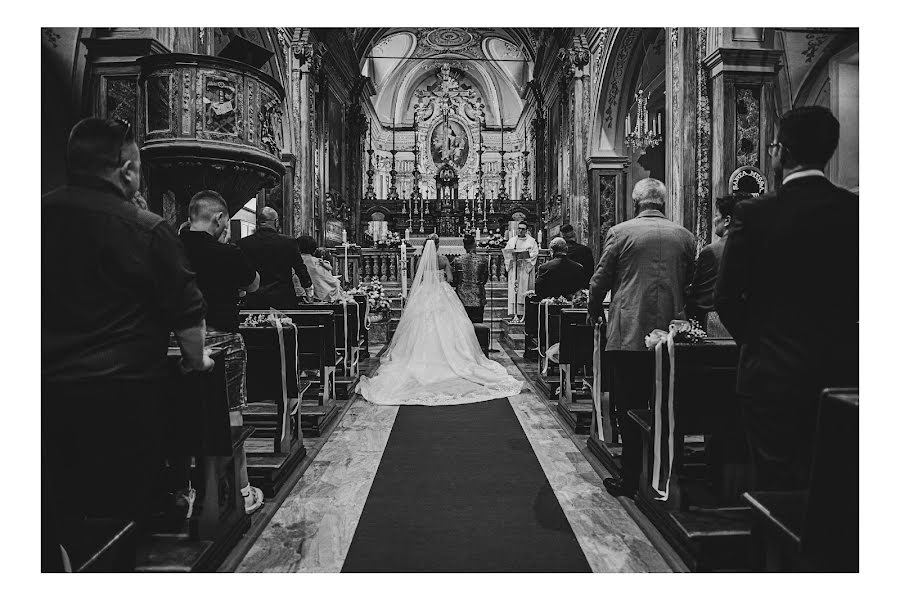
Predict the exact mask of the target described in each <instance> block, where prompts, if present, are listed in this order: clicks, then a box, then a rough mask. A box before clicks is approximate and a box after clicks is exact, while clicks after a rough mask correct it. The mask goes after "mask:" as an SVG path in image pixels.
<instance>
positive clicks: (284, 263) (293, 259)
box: [238, 206, 313, 309]
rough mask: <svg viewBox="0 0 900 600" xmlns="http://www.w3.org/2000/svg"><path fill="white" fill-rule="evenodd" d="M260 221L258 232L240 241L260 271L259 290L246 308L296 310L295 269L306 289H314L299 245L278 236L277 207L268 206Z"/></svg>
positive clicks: (261, 213)
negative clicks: (298, 247)
mask: <svg viewBox="0 0 900 600" xmlns="http://www.w3.org/2000/svg"><path fill="white" fill-rule="evenodd" d="M256 219H257V229H256V233H254V234H253V235H250V236H247V237H245V238H244V239H242V240H240V241H239V242H238V246H240V248H241V250H243V251H244V255H245V256H247V258H249V259H250V262H251V263H253V265H254V266H255V267H256V270H257V272H259V289H258V290H257V291H256V292H254V293H253V294H248V295H247V298H246V299H245V301H244V305H245V306H246V307H247V308H252V309H267V308H280V309H293V308H296V307H297V292H296V291H295V290H294V279H293V276H292V273H291V270H293V272H294V273H296V274H297V278H298V279H300V285H301V286H302V287H303V288H309V287H311V286H312V280H311V279H310V277H309V271H307V269H306V265H305V264H303V257H302V256H300V251H299V250H298V249H297V242H296V241H294V239H293V238H291V237H290V236H287V235H281V234H280V233H278V231H277V230H276V228H277V227H278V213H277V212H275V210H274V209H273V208H270V207H268V206H266V207H265V208H263V209H262V210H261V211H260V212H259V214H258V215H257V217H256ZM309 295H310V296H312V295H313V294H312V293H310V294H309Z"/></svg>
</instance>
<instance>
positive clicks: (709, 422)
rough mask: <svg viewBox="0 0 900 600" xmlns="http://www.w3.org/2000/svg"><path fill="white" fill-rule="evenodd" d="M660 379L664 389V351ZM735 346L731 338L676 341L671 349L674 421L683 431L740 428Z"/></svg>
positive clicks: (679, 429) (666, 355)
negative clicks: (673, 381)
mask: <svg viewBox="0 0 900 600" xmlns="http://www.w3.org/2000/svg"><path fill="white" fill-rule="evenodd" d="M663 356H664V368H663V382H664V386H665V389H668V380H669V379H668V378H669V368H668V367H669V365H668V353H666V352H663ZM737 362H738V347H737V344H735V342H734V340H726V339H715V340H709V341H707V342H705V343H700V344H677V345H676V350H675V423H676V428H677V431H679V432H680V433H684V434H711V433H716V432H719V433H733V434H735V435H739V434H740V431H741V425H740V424H741V418H740V405H739V403H738V399H737V394H736V393H735V386H736V384H737Z"/></svg>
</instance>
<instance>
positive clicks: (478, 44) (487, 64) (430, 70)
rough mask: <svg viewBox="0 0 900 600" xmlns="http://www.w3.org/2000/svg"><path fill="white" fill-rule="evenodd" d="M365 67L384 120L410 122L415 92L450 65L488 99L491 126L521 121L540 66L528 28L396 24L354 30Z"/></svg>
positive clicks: (487, 117) (377, 109) (487, 116)
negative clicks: (536, 67)
mask: <svg viewBox="0 0 900 600" xmlns="http://www.w3.org/2000/svg"><path fill="white" fill-rule="evenodd" d="M351 35H352V37H353V42H354V46H355V48H356V51H357V57H358V59H359V63H360V67H361V68H362V71H363V73H364V74H365V75H368V76H369V77H370V78H371V79H372V82H373V83H374V85H375V91H376V95H375V97H374V98H373V103H374V106H375V112H376V114H377V115H378V118H379V120H380V121H381V122H382V124H384V125H386V126H390V125H391V124H392V123H396V126H397V127H406V126H410V125H411V124H412V121H413V105H414V104H415V102H416V95H415V92H416V91H417V90H423V89H425V87H427V86H428V85H429V84H431V83H432V82H433V81H434V78H435V73H436V72H437V71H438V70H439V68H440V67H441V65H444V64H447V65H449V66H450V67H451V68H452V69H453V71H454V73H455V75H456V76H458V77H459V78H460V83H462V84H465V85H467V86H471V87H472V88H474V89H475V90H476V92H477V94H478V95H479V97H480V98H481V99H482V103H483V104H484V105H485V120H486V125H487V127H489V128H494V127H499V126H500V125H501V123H502V125H503V126H505V127H510V126H513V125H515V123H516V122H517V120H518V119H519V115H520V114H521V112H522V106H523V103H522V97H523V96H524V92H525V89H526V86H527V84H528V81H529V79H530V78H531V75H532V69H533V67H534V55H535V53H534V44H535V40H534V39H533V36H532V34H531V32H530V31H529V30H527V29H514V28H462V27H395V28H389V29H355V30H352V32H351Z"/></svg>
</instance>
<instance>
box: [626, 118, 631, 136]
mask: <svg viewBox="0 0 900 600" xmlns="http://www.w3.org/2000/svg"><path fill="white" fill-rule="evenodd" d="M625 133H631V115H625Z"/></svg>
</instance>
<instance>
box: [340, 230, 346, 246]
mask: <svg viewBox="0 0 900 600" xmlns="http://www.w3.org/2000/svg"><path fill="white" fill-rule="evenodd" d="M341 243H342V244H346V243H347V230H346V229H341Z"/></svg>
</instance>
